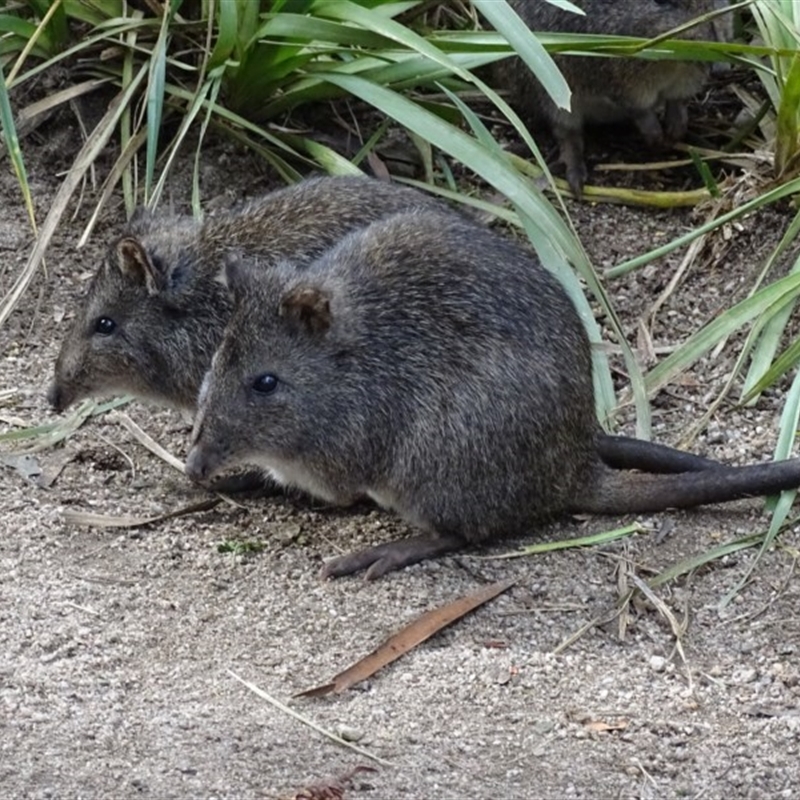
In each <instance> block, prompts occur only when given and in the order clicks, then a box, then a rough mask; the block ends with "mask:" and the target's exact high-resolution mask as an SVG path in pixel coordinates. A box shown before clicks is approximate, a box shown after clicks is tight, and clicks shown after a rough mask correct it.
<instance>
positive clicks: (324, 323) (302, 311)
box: [278, 286, 331, 333]
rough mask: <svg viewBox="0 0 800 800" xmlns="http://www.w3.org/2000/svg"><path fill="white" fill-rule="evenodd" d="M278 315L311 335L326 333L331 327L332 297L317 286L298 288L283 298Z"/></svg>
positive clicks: (291, 290)
mask: <svg viewBox="0 0 800 800" xmlns="http://www.w3.org/2000/svg"><path fill="white" fill-rule="evenodd" d="M278 313H279V314H280V316H282V317H284V318H285V319H287V320H290V321H292V322H293V323H294V324H296V325H297V326H298V327H300V328H303V329H305V330H306V331H308V332H309V333H324V332H325V331H327V330H328V328H330V326H331V300H330V295H328V294H327V293H326V292H323V291H322V290H321V289H318V288H316V287H315V286H296V287H295V288H294V289H290V290H289V291H288V292H287V293H286V294H285V295H284V296H283V297H282V298H281V305H280V310H279V312H278Z"/></svg>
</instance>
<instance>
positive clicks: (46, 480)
mask: <svg viewBox="0 0 800 800" xmlns="http://www.w3.org/2000/svg"><path fill="white" fill-rule="evenodd" d="M74 460H75V451H74V450H68V449H66V448H64V449H62V450H57V451H56V452H55V453H50V454H48V457H47V459H46V460H45V462H44V465H43V466H42V474H41V475H39V477H38V479H37V481H36V482H37V483H38V484H39V486H41V487H42V489H49V488H50V487H51V486H52V485H53V484H54V483H55V482H56V480H57V479H58V476H59V475H60V474H61V473H62V472H63V471H64V467H66V466H67V464H69V463H70V461H74Z"/></svg>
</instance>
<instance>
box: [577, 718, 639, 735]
mask: <svg viewBox="0 0 800 800" xmlns="http://www.w3.org/2000/svg"><path fill="white" fill-rule="evenodd" d="M583 724H584V726H585V727H586V728H588V729H589V730H590V731H594V732H595V733H608V732H609V731H624V730H625V729H626V728H627V727H628V720H626V719H621V720H619V721H618V722H603V720H601V719H593V720H587V721H586V722H584V723H583Z"/></svg>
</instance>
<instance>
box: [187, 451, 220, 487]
mask: <svg viewBox="0 0 800 800" xmlns="http://www.w3.org/2000/svg"><path fill="white" fill-rule="evenodd" d="M222 460H223V459H222V454H221V453H220V452H219V451H218V450H216V449H215V448H213V447H209V446H207V445H205V444H203V443H202V442H198V443H197V444H195V445H193V446H192V449H191V450H190V451H189V456H188V457H187V459H186V476H187V477H188V478H189V480H192V481H194V482H195V483H208V482H209V480H211V478H213V477H214V475H216V474H217V472H219V470H220V467H221V466H222Z"/></svg>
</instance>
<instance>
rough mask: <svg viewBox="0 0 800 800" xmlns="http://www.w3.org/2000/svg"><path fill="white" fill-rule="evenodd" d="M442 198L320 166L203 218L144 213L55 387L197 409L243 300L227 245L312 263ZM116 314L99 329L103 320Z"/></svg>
mask: <svg viewBox="0 0 800 800" xmlns="http://www.w3.org/2000/svg"><path fill="white" fill-rule="evenodd" d="M438 207H441V206H440V204H439V203H438V202H437V201H436V200H434V199H433V198H431V197H429V196H427V195H425V194H423V193H421V192H417V191H415V190H413V189H409V188H405V187H401V186H397V185H394V184H389V183H385V182H382V181H377V180H371V179H367V178H317V179H312V180H307V181H304V182H302V183H299V184H297V185H295V186H291V187H289V188H285V189H281V190H279V191H276V192H272V193H270V194H268V195H265V196H264V197H262V198H259V199H257V200H254V201H251V202H249V203H247V204H246V205H244V206H243V207H242V208H240V209H237V210H233V211H230V212H226V213H223V214H220V215H218V216H214V217H211V218H209V219H208V220H207V221H205V222H200V221H198V220H195V219H193V218H192V217H189V216H172V215H165V214H162V213H161V212H155V213H144V214H139V215H137V216H135V217H134V218H133V219H132V221H131V223H130V224H129V227H128V229H127V230H126V231H125V233H124V234H123V235H122V236H121V237H120V238H119V239H118V240H117V241H116V242H114V243H113V244H112V246H111V247H110V248H109V251H108V255H107V258H106V260H105V263H104V264H102V265H101V266H100V268H99V269H98V271H97V273H96V274H95V276H94V278H93V280H92V283H91V286H90V288H89V292H88V295H87V297H86V298H85V300H84V301H83V305H82V307H81V308H80V310H79V311H78V314H77V317H76V319H75V322H74V323H73V326H72V329H71V330H70V332H69V333H68V334H67V336H66V338H65V339H64V342H63V343H62V346H61V351H60V353H59V355H58V359H57V362H56V368H55V377H54V381H53V384H52V386H51V388H50V392H49V398H50V401H51V403H52V404H53V406H54V407H55V408H56V409H57V410H59V411H60V410H63V409H65V408H66V407H68V406H69V405H71V404H72V403H74V402H76V401H77V400H80V399H82V398H83V397H87V396H97V395H108V394H114V393H117V394H122V393H128V394H132V395H134V396H136V397H141V398H145V399H148V400H151V401H156V402H158V403H161V404H164V405H171V406H174V407H177V408H182V409H186V410H188V411H194V409H195V407H196V403H197V393H198V391H199V389H200V384H201V382H202V380H203V375H205V373H206V370H207V369H208V367H209V365H210V363H211V357H212V356H213V354H214V351H215V350H216V347H217V345H218V344H219V341H220V339H221V337H222V332H223V330H224V327H225V324H226V322H227V321H228V318H229V316H230V312H231V306H230V300H229V298H228V293H227V291H226V290H225V288H224V287H223V286H221V285H220V284H219V282H218V281H217V279H216V278H217V276H218V274H219V271H220V269H221V266H222V263H223V258H224V255H225V254H226V253H228V252H232V251H233V252H238V253H240V254H241V255H242V256H245V257H250V256H252V257H257V258H258V259H259V262H260V263H261V264H262V265H263V266H265V267H269V266H270V265H271V264H273V263H275V262H276V261H278V260H280V259H283V258H291V259H292V260H293V261H294V262H295V263H297V264H300V265H302V264H303V263H306V262H309V261H311V260H313V259H314V258H316V257H317V256H319V255H321V254H322V253H323V252H324V251H325V250H326V249H327V248H329V247H330V246H331V245H333V244H334V243H335V242H337V241H338V240H339V239H341V238H342V237H343V236H344V235H345V234H346V233H348V232H349V231H351V230H353V229H355V228H358V227H361V226H363V225H367V224H369V223H370V222H372V221H373V220H376V219H379V218H380V217H382V216H385V215H387V214H392V213H394V212H397V211H402V210H407V209H411V208H430V209H435V208H438ZM102 319H108V320H111V321H112V322H113V324H114V329H113V331H111V332H110V333H104V332H103V331H98V325H99V322H100V320H102Z"/></svg>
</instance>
